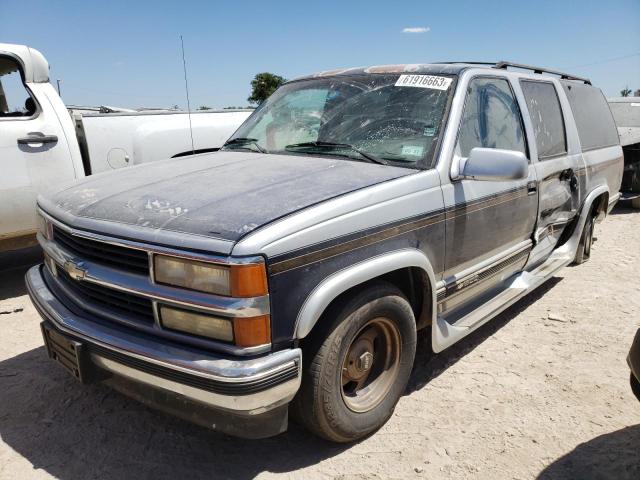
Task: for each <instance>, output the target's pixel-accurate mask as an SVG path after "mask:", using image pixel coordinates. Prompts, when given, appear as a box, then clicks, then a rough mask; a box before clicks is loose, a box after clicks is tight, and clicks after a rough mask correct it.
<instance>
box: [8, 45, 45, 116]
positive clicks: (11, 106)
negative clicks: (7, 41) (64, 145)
mask: <svg viewBox="0 0 640 480" xmlns="http://www.w3.org/2000/svg"><path fill="white" fill-rule="evenodd" d="M35 112H36V105H35V102H34V101H33V99H32V98H31V95H30V94H29V91H28V90H27V89H26V87H25V86H24V84H23V83H22V76H21V74H20V67H19V66H18V64H17V63H16V61H15V60H13V59H11V58H8V57H0V118H3V117H31V116H33V115H34V114H35Z"/></svg>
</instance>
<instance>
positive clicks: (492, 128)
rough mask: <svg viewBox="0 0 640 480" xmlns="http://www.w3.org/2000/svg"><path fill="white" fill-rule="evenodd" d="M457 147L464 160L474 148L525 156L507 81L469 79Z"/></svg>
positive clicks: (522, 135)
mask: <svg viewBox="0 0 640 480" xmlns="http://www.w3.org/2000/svg"><path fill="white" fill-rule="evenodd" d="M458 147H459V149H460V155H461V156H463V157H468V156H469V153H470V152H471V150H472V149H473V148H475V147H482V148H501V149H505V150H517V151H519V152H522V153H524V154H525V155H526V154H527V151H526V145H525V139H524V133H523V129H522V117H521V116H520V109H519V108H518V103H517V102H516V99H515V98H514V96H513V92H512V91H511V87H510V85H509V82H508V81H507V80H505V79H501V78H483V77H480V78H474V79H473V80H471V82H470V83H469V93H468V95H467V100H466V101H465V106H464V114H463V117H462V122H461V124H460V133H459V136H458Z"/></svg>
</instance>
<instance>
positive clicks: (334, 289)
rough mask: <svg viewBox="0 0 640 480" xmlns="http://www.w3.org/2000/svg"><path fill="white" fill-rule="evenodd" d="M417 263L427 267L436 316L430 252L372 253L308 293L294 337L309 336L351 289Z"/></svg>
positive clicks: (424, 267)
mask: <svg viewBox="0 0 640 480" xmlns="http://www.w3.org/2000/svg"><path fill="white" fill-rule="evenodd" d="M407 267H417V268H420V269H422V270H423V271H425V272H426V273H427V275H428V278H429V282H430V284H431V289H430V290H431V305H432V308H431V315H432V321H433V320H435V311H436V309H435V305H436V289H435V284H436V281H435V274H434V271H433V268H432V267H431V262H430V261H429V259H428V258H427V256H426V255H425V254H424V253H423V252H421V251H420V250H416V249H402V250H395V251H392V252H388V253H384V254H382V255H378V256H376V257H372V258H370V259H367V260H365V261H363V262H360V263H356V264H354V265H351V266H349V267H347V268H345V269H343V270H340V271H338V272H336V273H334V274H332V275H330V276H329V277H327V278H325V279H324V280H323V281H322V282H321V283H320V284H319V285H318V286H317V287H316V288H315V289H314V290H313V291H312V292H311V294H310V295H309V296H308V297H307V299H306V300H305V302H304V304H303V305H302V308H301V309H300V313H299V314H298V318H297V320H296V327H295V334H294V338H296V339H301V338H304V337H306V336H307V335H308V334H309V333H310V332H311V330H312V329H313V327H314V325H315V324H316V322H317V321H318V319H319V318H320V316H321V315H322V313H323V312H324V311H325V309H326V308H327V307H328V306H329V304H330V303H331V302H332V301H333V300H334V299H336V298H337V297H338V295H340V294H341V293H344V292H345V291H347V290H348V289H350V288H352V287H355V286H357V285H360V284H362V283H364V282H366V281H368V280H371V279H374V278H376V277H379V276H381V275H384V274H385V273H389V272H392V271H394V270H399V269H401V268H407Z"/></svg>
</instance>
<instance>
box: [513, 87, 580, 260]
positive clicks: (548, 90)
mask: <svg viewBox="0 0 640 480" xmlns="http://www.w3.org/2000/svg"><path fill="white" fill-rule="evenodd" d="M520 86H521V88H522V93H523V95H524V99H525V103H526V108H527V110H528V113H529V118H530V119H531V125H532V128H533V136H534V138H535V148H534V149H532V150H535V151H534V152H533V156H534V157H535V159H536V163H535V169H536V176H537V178H538V197H539V203H540V206H539V209H538V221H537V225H536V230H535V233H534V241H535V243H536V248H535V250H534V252H533V254H532V258H531V260H530V261H531V263H534V262H536V261H537V260H543V259H544V258H546V256H547V255H548V254H549V252H550V251H551V250H553V248H555V246H556V244H557V243H558V240H559V239H560V236H561V235H562V232H563V231H564V229H565V227H566V226H567V225H568V224H569V222H570V221H571V219H572V218H573V217H574V216H575V214H576V212H577V211H578V208H579V201H580V181H579V178H578V176H579V175H580V174H581V173H582V170H581V169H580V165H581V163H582V156H581V154H580V153H579V152H575V153H573V154H572V153H571V152H570V150H569V148H568V142H567V133H566V126H565V120H564V119H565V115H563V109H562V106H561V103H560V97H559V95H558V91H559V90H558V89H557V87H556V85H555V84H554V83H553V81H543V80H525V79H522V80H520Z"/></svg>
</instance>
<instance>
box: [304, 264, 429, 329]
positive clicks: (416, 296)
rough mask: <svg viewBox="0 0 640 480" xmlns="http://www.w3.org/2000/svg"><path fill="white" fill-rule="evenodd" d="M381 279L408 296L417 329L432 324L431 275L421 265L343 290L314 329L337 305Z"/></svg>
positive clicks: (395, 271) (392, 272)
mask: <svg viewBox="0 0 640 480" xmlns="http://www.w3.org/2000/svg"><path fill="white" fill-rule="evenodd" d="M380 281H382V282H387V283H390V284H391V285H394V286H395V287H397V288H398V289H399V290H400V291H401V292H402V293H403V294H404V296H405V297H407V300H408V301H409V304H410V305H411V307H412V309H413V314H414V315H415V318H416V328H417V329H422V328H425V327H427V326H428V325H430V324H431V318H432V313H433V311H432V301H431V299H432V293H431V292H432V290H431V282H429V277H428V275H427V273H426V272H425V271H424V270H422V269H421V268H419V267H405V268H400V269H398V270H394V271H391V272H388V273H385V274H383V275H380V276H378V277H374V278H371V279H369V280H367V281H365V282H363V283H360V284H358V285H355V286H353V287H351V288H349V289H348V290H345V291H344V292H342V293H341V294H340V295H338V296H337V297H336V298H334V299H333V300H332V301H331V303H330V304H329V305H327V308H325V310H324V312H323V314H322V315H321V317H320V318H319V319H318V322H317V324H316V325H315V326H314V329H315V328H317V327H318V326H319V325H320V324H322V323H324V321H325V317H327V314H328V313H329V312H331V311H334V310H335V309H336V307H338V306H339V305H340V304H341V303H343V302H344V301H346V300H347V299H348V298H349V297H351V296H352V295H354V294H355V293H356V292H359V291H362V290H363V289H366V288H368V287H370V286H371V285H373V284H375V283H376V282H380Z"/></svg>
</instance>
